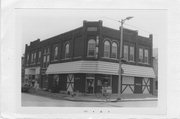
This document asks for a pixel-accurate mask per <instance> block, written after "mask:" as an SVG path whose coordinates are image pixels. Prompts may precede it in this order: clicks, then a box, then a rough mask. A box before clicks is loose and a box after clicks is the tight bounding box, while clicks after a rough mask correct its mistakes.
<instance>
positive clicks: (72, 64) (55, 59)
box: [25, 21, 156, 94]
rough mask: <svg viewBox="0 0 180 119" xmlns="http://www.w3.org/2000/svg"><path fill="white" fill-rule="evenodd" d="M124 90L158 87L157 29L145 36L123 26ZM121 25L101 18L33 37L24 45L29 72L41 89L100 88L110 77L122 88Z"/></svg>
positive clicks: (111, 83) (89, 90)
mask: <svg viewBox="0 0 180 119" xmlns="http://www.w3.org/2000/svg"><path fill="white" fill-rule="evenodd" d="M123 35H124V46H123V57H124V59H125V60H126V61H127V62H125V63H123V64H122V69H123V72H122V81H121V82H122V84H121V85H122V86H121V92H122V93H129V94H133V93H135V94H136V93H151V94H152V93H153V82H154V78H155V77H156V76H155V74H154V71H153V68H152V67H153V62H152V47H153V46H152V35H149V37H142V36H139V35H138V32H137V31H134V30H130V29H124V33H123ZM119 39H120V31H119V30H115V29H111V28H108V27H104V26H103V25H102V21H97V22H88V21H84V22H83V26H82V27H79V28H77V29H74V30H71V31H69V32H66V33H63V34H60V35H58V36H55V37H52V38H49V39H47V40H43V41H40V40H39V39H38V40H36V41H33V42H31V43H30V45H29V46H28V45H27V44H26V48H25V62H26V69H25V74H26V77H27V78H29V80H33V79H36V80H38V82H39V83H40V87H41V88H42V89H48V90H55V91H56V92H59V91H62V92H64V91H65V92H66V91H67V92H68V91H69V92H71V91H79V92H82V93H95V92H97V91H98V90H99V89H100V88H99V87H101V86H102V85H103V84H104V83H105V82H106V83H107V85H108V86H110V87H112V93H118V68H119V64H118V62H119V60H118V59H119V49H120V48H119V46H120V42H119V41H120V40H119Z"/></svg>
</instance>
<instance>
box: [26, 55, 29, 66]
mask: <svg viewBox="0 0 180 119" xmlns="http://www.w3.org/2000/svg"><path fill="white" fill-rule="evenodd" d="M28 63H29V54H27V60H26V65H28Z"/></svg>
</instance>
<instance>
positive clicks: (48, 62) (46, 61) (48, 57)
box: [46, 55, 49, 63]
mask: <svg viewBox="0 0 180 119" xmlns="http://www.w3.org/2000/svg"><path fill="white" fill-rule="evenodd" d="M46 62H47V63H49V55H47V60H46Z"/></svg>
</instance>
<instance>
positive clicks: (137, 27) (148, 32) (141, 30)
mask: <svg viewBox="0 0 180 119" xmlns="http://www.w3.org/2000/svg"><path fill="white" fill-rule="evenodd" d="M124 24H125V25H127V26H131V27H134V28H137V29H139V30H141V31H144V32H147V33H149V34H151V32H149V31H147V30H144V29H142V28H140V27H137V26H134V25H130V24H127V23H124Z"/></svg>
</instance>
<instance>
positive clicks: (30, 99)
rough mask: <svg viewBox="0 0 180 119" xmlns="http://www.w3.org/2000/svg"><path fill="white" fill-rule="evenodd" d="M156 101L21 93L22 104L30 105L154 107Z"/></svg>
mask: <svg viewBox="0 0 180 119" xmlns="http://www.w3.org/2000/svg"><path fill="white" fill-rule="evenodd" d="M156 105H157V101H124V102H78V101H68V100H63V99H62V100H59V99H58V100H57V99H52V98H47V97H42V96H37V95H32V94H27V93H22V106H30V107H36V106H37V107H155V106H156Z"/></svg>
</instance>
